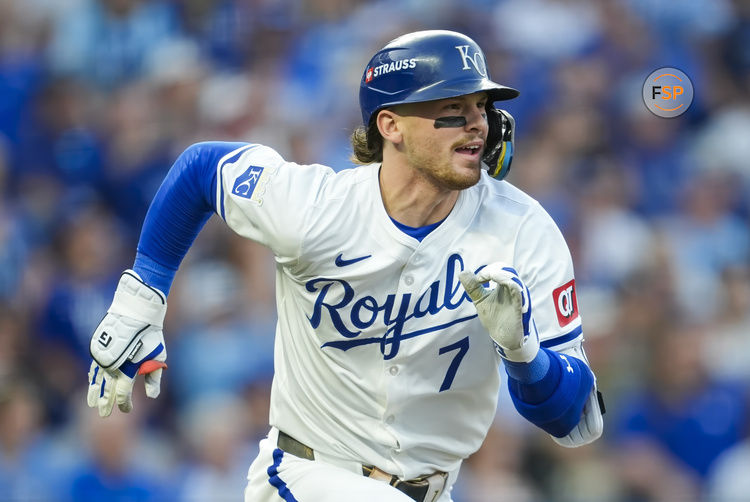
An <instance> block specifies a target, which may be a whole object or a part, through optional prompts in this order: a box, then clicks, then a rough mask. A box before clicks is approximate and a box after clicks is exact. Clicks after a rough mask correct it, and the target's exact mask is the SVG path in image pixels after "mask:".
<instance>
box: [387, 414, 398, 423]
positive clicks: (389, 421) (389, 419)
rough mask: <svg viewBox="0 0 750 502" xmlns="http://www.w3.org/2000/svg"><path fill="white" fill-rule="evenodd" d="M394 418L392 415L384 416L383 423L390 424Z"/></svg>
mask: <svg viewBox="0 0 750 502" xmlns="http://www.w3.org/2000/svg"><path fill="white" fill-rule="evenodd" d="M395 420H396V417H394V416H393V415H388V416H387V417H386V418H385V423H387V424H388V425H391V424H392V423H393V422H394V421H395Z"/></svg>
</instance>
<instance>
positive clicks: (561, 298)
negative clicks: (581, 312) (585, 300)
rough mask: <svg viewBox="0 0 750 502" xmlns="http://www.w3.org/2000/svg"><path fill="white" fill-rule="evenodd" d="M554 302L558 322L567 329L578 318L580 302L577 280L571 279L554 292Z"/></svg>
mask: <svg viewBox="0 0 750 502" xmlns="http://www.w3.org/2000/svg"><path fill="white" fill-rule="evenodd" d="M552 300H553V301H554V302H555V312H556V313H557V322H558V323H559V324H560V327H565V326H567V325H568V324H570V323H571V322H572V321H573V320H574V319H576V318H577V317H578V300H577V299H576V280H575V279H571V280H570V282H566V283H565V284H563V285H562V286H560V287H559V288H557V289H555V290H554V291H552Z"/></svg>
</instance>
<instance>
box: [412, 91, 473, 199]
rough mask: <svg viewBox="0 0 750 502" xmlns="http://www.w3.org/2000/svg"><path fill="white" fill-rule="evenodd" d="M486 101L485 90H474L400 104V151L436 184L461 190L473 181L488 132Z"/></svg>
mask: <svg viewBox="0 0 750 502" xmlns="http://www.w3.org/2000/svg"><path fill="white" fill-rule="evenodd" d="M486 104H487V95H486V93H484V92H478V93H474V94H469V95H466V96H459V97H456V98H448V99H440V100H436V101H427V102H424V103H413V104H409V105H403V108H402V109H400V110H398V113H399V114H400V115H402V119H403V121H404V122H403V123H404V128H403V137H404V142H403V152H404V154H405V155H406V158H407V162H408V164H409V165H410V166H411V167H412V168H413V169H414V170H416V171H417V172H418V173H420V174H421V175H422V176H423V177H424V178H426V179H428V180H429V181H431V182H432V183H433V184H435V185H436V186H438V187H440V188H445V189H449V190H462V189H464V188H468V187H470V186H473V185H475V184H476V183H477V182H478V181H479V175H480V171H481V158H482V153H483V151H484V142H485V141H486V139H487V132H488V125H487V115H486V112H485V105H486ZM461 117H462V118H463V119H465V123H464V124H463V125H462V122H464V121H462V120H460V118H461ZM438 119H442V120H438ZM436 120H438V122H437V123H436V122H435V121H436ZM437 124H439V125H437Z"/></svg>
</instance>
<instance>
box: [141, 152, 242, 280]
mask: <svg viewBox="0 0 750 502" xmlns="http://www.w3.org/2000/svg"><path fill="white" fill-rule="evenodd" d="M242 146H244V143H223V142H205V143H197V144H195V145H192V146H190V147H189V148H188V149H187V150H185V151H184V152H183V153H182V154H181V155H180V156H179V157H178V158H177V160H176V161H175V163H174V165H173V166H172V168H171V169H170V170H169V173H168V174H167V176H166V178H165V179H164V182H163V183H162V184H161V187H159V191H158V192H157V193H156V196H155V197H154V200H153V201H152V202H151V206H150V207H149V209H148V213H146V219H145V221H144V223H143V228H142V229H141V237H140V240H139V241H138V253H137V254H136V257H135V264H134V265H133V270H135V271H136V273H138V275H140V276H141V278H142V279H143V280H144V281H145V282H146V283H147V284H149V285H151V286H153V287H155V288H157V289H159V290H161V291H163V292H164V294H169V289H170V288H171V286H172V281H173V279H174V276H175V273H177V268H178V267H179V266H180V262H182V259H183V258H184V257H185V255H186V254H187V252H188V249H190V246H191V245H192V244H193V241H194V240H195V237H196V236H197V235H198V232H200V230H201V229H202V228H203V225H205V223H206V221H208V219H209V218H210V217H211V214H212V213H213V212H214V211H215V210H216V209H215V208H216V166H217V165H218V163H219V161H220V160H221V158H222V157H224V156H225V155H226V154H228V153H229V152H232V151H234V150H236V149H238V148H240V147H242Z"/></svg>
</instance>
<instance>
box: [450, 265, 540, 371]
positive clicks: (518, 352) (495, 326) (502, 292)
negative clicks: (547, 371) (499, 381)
mask: <svg viewBox="0 0 750 502" xmlns="http://www.w3.org/2000/svg"><path fill="white" fill-rule="evenodd" d="M458 278H459V280H460V281H461V284H463V286H464V289H465V290H466V292H467V293H468V294H469V297H470V298H471V301H472V302H474V307H476V309H477V314H478V315H479V320H480V321H481V323H482V325H483V326H484V327H485V328H486V329H487V331H488V332H489V334H490V337H491V338H492V340H493V341H494V342H495V348H496V349H497V351H498V353H499V354H500V355H501V356H502V357H503V358H505V359H507V360H509V361H514V362H522V363H527V362H529V361H531V360H533V359H534V357H536V354H537V352H539V333H537V331H536V326H535V325H534V320H533V318H532V317H531V296H530V295H529V289H528V288H527V287H526V286H525V285H524V284H523V282H521V279H520V278H519V277H518V273H517V272H516V271H515V270H514V269H513V268H511V267H509V266H507V265H504V264H502V263H492V264H490V265H487V266H486V267H485V268H483V269H482V270H480V271H479V273H477V274H476V275H475V274H473V273H472V272H470V271H467V270H465V271H463V272H461V273H460V274H459V276H458ZM488 281H491V283H494V284H495V287H494V288H491V289H487V288H485V287H484V286H483V285H482V284H484V283H486V282H488Z"/></svg>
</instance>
